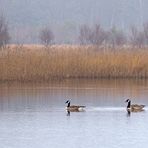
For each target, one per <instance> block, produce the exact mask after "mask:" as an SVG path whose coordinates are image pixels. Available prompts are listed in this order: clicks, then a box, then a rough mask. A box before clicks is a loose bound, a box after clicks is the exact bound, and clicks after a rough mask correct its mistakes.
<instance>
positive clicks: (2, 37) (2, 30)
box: [0, 16, 10, 48]
mask: <svg viewBox="0 0 148 148" xmlns="http://www.w3.org/2000/svg"><path fill="white" fill-rule="evenodd" d="M9 40H10V36H9V32H8V24H7V23H6V21H5V18H4V17H3V16H1V17H0V48H1V47H5V46H6V45H7V44H8V43H9Z"/></svg>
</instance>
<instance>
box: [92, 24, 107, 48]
mask: <svg viewBox="0 0 148 148" xmlns="http://www.w3.org/2000/svg"><path fill="white" fill-rule="evenodd" d="M105 39H106V32H105V31H104V29H103V28H101V26H100V24H96V25H95V26H94V29H92V34H91V43H92V44H93V45H97V46H99V47H100V46H101V45H102V44H103V42H104V41H105Z"/></svg>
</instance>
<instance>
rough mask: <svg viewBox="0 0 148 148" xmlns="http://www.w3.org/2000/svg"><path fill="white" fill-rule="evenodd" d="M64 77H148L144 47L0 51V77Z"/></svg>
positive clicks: (39, 78)
mask: <svg viewBox="0 0 148 148" xmlns="http://www.w3.org/2000/svg"><path fill="white" fill-rule="evenodd" d="M65 78H67V79H70V78H91V79H95V78H148V50H146V49H125V48H124V49H116V50H111V49H103V50H96V48H95V47H91V46H66V45H65V46H64V45H63V46H52V47H50V48H44V47H42V46H31V45H30V46H29V45H28V46H20V47H18V46H14V45H13V46H12V47H11V46H10V47H9V48H7V49H4V50H1V51H0V81H47V80H51V79H65Z"/></svg>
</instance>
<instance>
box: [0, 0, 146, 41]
mask: <svg viewBox="0 0 148 148" xmlns="http://www.w3.org/2000/svg"><path fill="white" fill-rule="evenodd" d="M147 8H148V0H0V12H2V13H3V14H4V15H5V16H6V17H7V20H8V22H9V24H10V28H15V29H13V33H14V32H15V33H16V30H17V33H16V34H18V36H20V35H19V34H20V33H19V32H22V31H21V30H22V28H23V29H24V33H25V34H27V31H28V32H29V33H30V32H31V33H32V37H30V36H29V37H30V38H34V36H35V35H36V34H35V33H34V31H33V30H35V31H36V32H37V30H39V28H41V27H42V26H50V27H51V28H52V29H53V31H54V32H55V34H56V36H57V40H58V41H59V42H62V39H63V37H62V36H63V34H66V37H67V38H65V39H64V40H66V41H67V42H70V41H71V40H73V39H74V38H75V36H76V35H77V34H76V32H77V31H78V27H79V25H81V24H89V25H92V24H95V23H98V22H99V23H101V24H102V26H104V27H111V25H113V24H115V25H117V26H120V27H121V28H122V29H126V28H128V26H129V25H131V24H136V25H138V26H140V25H141V24H142V23H143V22H145V21H148V13H147ZM31 33H30V34H31ZM22 36H24V35H22ZM18 38H20V37H18ZM25 38H26V37H25ZM69 38H70V40H69ZM30 40H31V39H30Z"/></svg>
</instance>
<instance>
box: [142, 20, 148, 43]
mask: <svg viewBox="0 0 148 148" xmlns="http://www.w3.org/2000/svg"><path fill="white" fill-rule="evenodd" d="M143 31H144V35H145V42H146V45H148V22H147V23H145V24H144V25H143Z"/></svg>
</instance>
